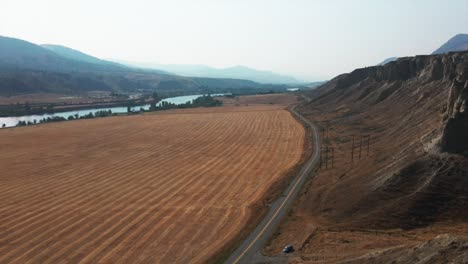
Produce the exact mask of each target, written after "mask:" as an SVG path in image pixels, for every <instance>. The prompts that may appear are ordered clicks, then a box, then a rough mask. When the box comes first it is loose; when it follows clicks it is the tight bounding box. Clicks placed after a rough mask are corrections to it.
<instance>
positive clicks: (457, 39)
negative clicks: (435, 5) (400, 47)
mask: <svg viewBox="0 0 468 264" xmlns="http://www.w3.org/2000/svg"><path fill="white" fill-rule="evenodd" d="M464 50H468V34H458V35H455V36H454V37H452V38H451V39H449V40H448V41H447V42H446V43H445V44H443V45H442V46H440V48H438V49H436V50H435V51H434V52H432V55H435V54H443V53H448V52H455V51H464ZM397 59H398V57H391V58H388V59H385V60H384V61H382V62H381V63H379V64H377V65H378V66H382V65H385V64H387V63H389V62H392V61H396V60H397Z"/></svg>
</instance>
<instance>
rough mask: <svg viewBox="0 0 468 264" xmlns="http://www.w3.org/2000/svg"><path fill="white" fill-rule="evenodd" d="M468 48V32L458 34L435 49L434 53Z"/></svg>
mask: <svg viewBox="0 0 468 264" xmlns="http://www.w3.org/2000/svg"><path fill="white" fill-rule="evenodd" d="M464 50H468V34H458V35H455V36H454V37H453V38H451V39H449V40H448V41H447V42H446V43H445V44H444V45H442V46H441V47H440V48H438V49H437V50H435V51H434V52H433V53H432V54H443V53H447V52H453V51H464Z"/></svg>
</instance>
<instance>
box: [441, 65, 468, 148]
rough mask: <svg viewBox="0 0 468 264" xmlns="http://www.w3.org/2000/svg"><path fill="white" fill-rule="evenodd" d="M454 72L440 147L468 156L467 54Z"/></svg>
mask: <svg viewBox="0 0 468 264" xmlns="http://www.w3.org/2000/svg"><path fill="white" fill-rule="evenodd" d="M454 59H459V58H454ZM462 59H463V58H462ZM452 72H454V74H452V76H451V79H452V86H451V87H450V93H449V97H448V100H447V107H446V111H445V113H444V127H443V134H442V138H441V142H440V147H441V150H442V151H447V152H452V153H463V154H465V155H466V156H468V59H466V56H465V58H464V60H462V61H460V62H459V63H458V64H457V67H456V69H455V70H452Z"/></svg>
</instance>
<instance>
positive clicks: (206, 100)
mask: <svg viewBox="0 0 468 264" xmlns="http://www.w3.org/2000/svg"><path fill="white" fill-rule="evenodd" d="M158 102H159V98H158V97H157V96H153V101H152V102H151V103H150V107H149V109H148V110H145V109H143V108H140V110H139V112H152V111H160V110H169V109H183V108H193V107H214V106H221V105H223V102H222V101H220V100H216V99H214V98H213V97H212V96H211V95H209V94H208V95H204V96H200V97H198V98H196V99H194V100H192V101H187V102H185V103H183V104H174V103H170V102H166V101H162V102H161V104H159V105H158V104H157V103H158ZM127 112H128V113H135V111H133V106H132V105H128V106H127Z"/></svg>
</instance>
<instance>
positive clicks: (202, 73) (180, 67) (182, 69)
mask: <svg viewBox="0 0 468 264" xmlns="http://www.w3.org/2000/svg"><path fill="white" fill-rule="evenodd" d="M114 61H116V62H119V63H122V64H125V65H128V66H133V67H141V68H149V69H159V70H164V71H167V72H170V73H174V74H177V75H181V76H189V77H208V78H231V79H245V80H251V81H254V82H258V83H273V84H297V83H300V82H301V81H299V80H297V79H295V78H294V77H291V76H287V75H281V74H277V73H274V72H271V71H260V70H256V69H251V68H248V67H245V66H240V65H238V66H234V67H228V68H215V67H211V66H207V65H200V64H152V63H140V62H128V61H123V60H114Z"/></svg>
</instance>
